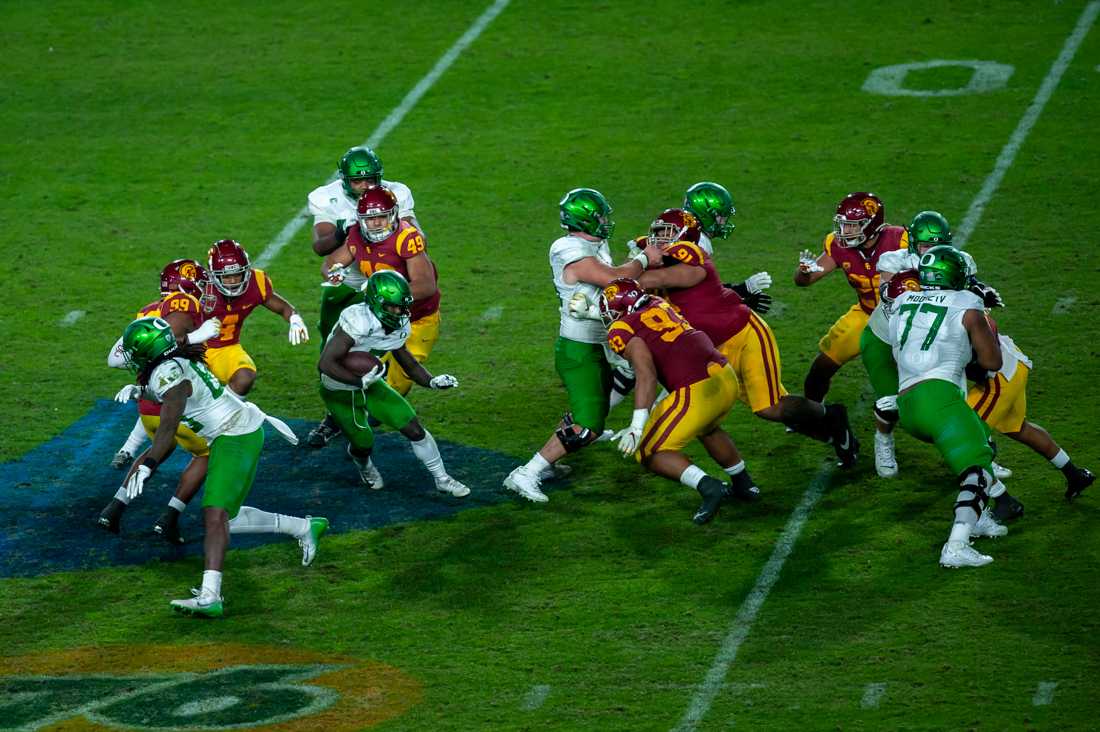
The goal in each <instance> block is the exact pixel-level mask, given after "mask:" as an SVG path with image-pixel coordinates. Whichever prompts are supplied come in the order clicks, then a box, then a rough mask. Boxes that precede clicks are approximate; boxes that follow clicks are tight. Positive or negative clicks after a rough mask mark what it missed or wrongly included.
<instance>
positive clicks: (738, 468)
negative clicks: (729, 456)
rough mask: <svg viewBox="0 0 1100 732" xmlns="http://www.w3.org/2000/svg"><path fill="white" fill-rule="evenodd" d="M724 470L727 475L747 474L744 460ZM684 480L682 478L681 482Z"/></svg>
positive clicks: (681, 477)
mask: <svg viewBox="0 0 1100 732" xmlns="http://www.w3.org/2000/svg"><path fill="white" fill-rule="evenodd" d="M722 470H724V471H726V474H727V475H737V474H738V473H743V472H745V461H744V460H742V461H741V462H739V463H737V465H731V466H729V467H728V468H722ZM683 479H684V477H683V476H680V480H683Z"/></svg>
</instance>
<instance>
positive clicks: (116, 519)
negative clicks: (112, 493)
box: [97, 498, 126, 534]
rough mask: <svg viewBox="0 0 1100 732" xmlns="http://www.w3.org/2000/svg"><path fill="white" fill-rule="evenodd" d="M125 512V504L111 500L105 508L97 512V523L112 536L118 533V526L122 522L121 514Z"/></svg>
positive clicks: (114, 499) (115, 499)
mask: <svg viewBox="0 0 1100 732" xmlns="http://www.w3.org/2000/svg"><path fill="white" fill-rule="evenodd" d="M125 510H126V504H125V503H123V502H122V501H120V500H118V499H117V498H112V499H111V502H110V503H108V504H107V506H106V508H104V509H103V510H102V511H100V512H99V520H98V521H97V523H98V524H99V525H100V526H102V527H103V528H104V529H106V530H107V531H110V532H111V533H112V534H117V533H119V524H120V523H121V522H122V512H123V511H125Z"/></svg>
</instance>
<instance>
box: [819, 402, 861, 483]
mask: <svg viewBox="0 0 1100 732" xmlns="http://www.w3.org/2000/svg"><path fill="white" fill-rule="evenodd" d="M825 420H826V421H827V422H828V424H829V436H830V438H832V445H833V449H834V450H836V459H837V465H839V466H840V467H842V468H850V467H852V466H853V465H855V464H856V460H857V459H858V458H859V440H858V439H856V435H855V433H854V432H852V427H851V425H850V424H849V423H848V410H847V408H845V406H844V405H843V404H828V405H826V406H825Z"/></svg>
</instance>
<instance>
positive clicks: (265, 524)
mask: <svg viewBox="0 0 1100 732" xmlns="http://www.w3.org/2000/svg"><path fill="white" fill-rule="evenodd" d="M308 531H309V521H307V520H306V519H304V518H298V517H297V516H284V515H283V514H281V513H271V512H269V511H261V510H260V509H258V508H253V507H252V506H241V510H240V512H238V513H237V515H236V517H234V518H233V520H232V521H230V522H229V533H230V534H287V535H289V536H305V535H306V532H308Z"/></svg>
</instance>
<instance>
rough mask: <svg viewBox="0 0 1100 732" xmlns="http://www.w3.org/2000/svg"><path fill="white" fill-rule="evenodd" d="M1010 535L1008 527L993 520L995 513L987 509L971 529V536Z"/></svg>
mask: <svg viewBox="0 0 1100 732" xmlns="http://www.w3.org/2000/svg"><path fill="white" fill-rule="evenodd" d="M1007 533H1008V527H1007V526H1002V525H1001V524H999V523H997V520H996V519H994V518H993V512H992V511H990V510H989V509H988V508H986V509H985V510H984V511H982V515H981V516H979V517H978V521H977V523H975V524H974V526H973V527H972V528H971V529H970V535H971V536H1004V535H1005V534H1007Z"/></svg>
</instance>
